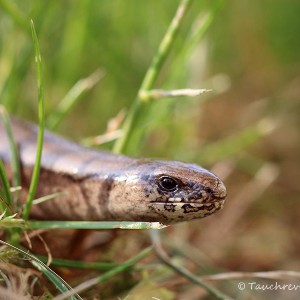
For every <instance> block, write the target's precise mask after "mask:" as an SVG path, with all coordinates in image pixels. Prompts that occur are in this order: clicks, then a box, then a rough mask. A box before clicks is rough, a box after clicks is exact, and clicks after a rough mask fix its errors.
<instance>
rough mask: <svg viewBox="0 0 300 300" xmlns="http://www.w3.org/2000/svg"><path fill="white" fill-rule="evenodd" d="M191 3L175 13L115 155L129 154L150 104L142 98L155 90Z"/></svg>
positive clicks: (184, 2) (183, 1) (186, 1)
mask: <svg viewBox="0 0 300 300" xmlns="http://www.w3.org/2000/svg"><path fill="white" fill-rule="evenodd" d="M191 2H192V1H191V0H181V2H180V4H179V6H178V9H177V11H176V13H175V16H174V18H173V20H172V22H171V24H170V26H169V28H168V29H167V32H166V34H165V36H164V38H163V39H162V41H161V43H160V45H159V48H158V50H157V53H156V55H155V56H154V58H153V60H152V62H151V64H150V67H149V69H148V70H147V72H146V75H145V77H144V80H143V82H142V84H141V87H140V90H139V93H138V97H137V99H136V100H135V102H134V103H133V105H132V107H131V109H130V111H129V114H128V116H127V118H126V120H125V122H124V126H123V135H122V136H121V137H120V138H119V139H118V140H117V141H116V142H115V144H114V148H113V151H114V152H115V153H127V152H128V146H129V142H130V140H131V137H132V134H133V131H134V128H135V127H136V125H137V124H138V120H139V116H140V115H142V111H143V110H144V109H145V105H146V104H147V103H148V102H147V98H146V99H143V97H142V96H143V94H144V93H145V92H146V91H149V90H151V89H152V88H153V85H154V83H155V81H156V79H157V77H158V75H159V73H160V71H161V69H162V66H163V64H164V62H165V61H166V58H167V56H168V55H169V53H170V52H171V49H172V46H173V44H174V41H175V38H176V36H177V33H178V31H179V28H180V26H181V25H182V22H183V19H184V17H185V16H186V13H187V11H188V8H189V7H190V6H191ZM150 103H151V102H150Z"/></svg>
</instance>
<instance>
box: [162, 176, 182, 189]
mask: <svg viewBox="0 0 300 300" xmlns="http://www.w3.org/2000/svg"><path fill="white" fill-rule="evenodd" d="M158 184H159V186H160V188H161V189H162V190H164V191H167V192H173V191H175V190H176V188H177V187H178V184H177V181H176V180H175V179H173V178H171V177H168V176H163V177H161V178H160V179H159V183H158Z"/></svg>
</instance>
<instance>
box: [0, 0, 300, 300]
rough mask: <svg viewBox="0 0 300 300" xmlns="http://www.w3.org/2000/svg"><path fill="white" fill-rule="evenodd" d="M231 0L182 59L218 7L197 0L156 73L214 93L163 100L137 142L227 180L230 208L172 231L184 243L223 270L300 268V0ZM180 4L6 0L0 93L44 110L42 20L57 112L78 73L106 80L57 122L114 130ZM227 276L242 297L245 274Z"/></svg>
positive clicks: (18, 111) (84, 130) (24, 112)
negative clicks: (238, 278)
mask: <svg viewBox="0 0 300 300" xmlns="http://www.w3.org/2000/svg"><path fill="white" fill-rule="evenodd" d="M224 2H225V3H223V6H222V8H221V9H220V11H219V12H218V13H217V14H216V16H215V18H214V20H213V23H212V25H211V26H210V27H209V28H208V30H207V32H206V34H205V35H204V37H203V38H202V39H201V41H200V42H199V43H197V45H195V46H194V47H193V48H192V50H190V51H189V52H188V57H187V59H186V60H184V61H183V60H180V59H178V57H180V53H182V49H185V41H186V37H187V36H188V35H189V34H190V33H191V32H193V31H197V28H199V26H200V24H201V21H202V20H203V18H204V17H205V16H206V14H207V13H208V12H209V11H211V10H212V9H213V7H214V5H215V4H214V3H215V2H212V1H195V2H194V3H193V6H192V9H191V11H190V12H189V14H188V17H187V18H186V20H185V22H184V27H183V28H182V29H181V31H180V34H179V36H178V39H177V40H176V43H175V45H174V48H173V50H172V54H171V57H170V58H169V59H168V60H167V63H166V65H165V66H164V68H163V71H162V72H161V75H160V77H159V80H158V81H157V83H156V87H157V88H168V89H172V88H173V89H175V88H185V87H189V88H212V89H213V92H211V93H210V94H206V95H204V96H200V97H197V98H183V99H172V100H170V99H161V100H157V102H156V103H155V105H154V106H153V108H152V109H151V110H150V111H149V115H147V116H145V122H143V123H142V124H140V126H141V128H142V129H146V130H147V131H146V132H147V136H146V137H145V138H144V140H143V141H142V142H136V143H134V141H133V144H132V147H131V148H132V150H131V152H132V154H133V155H136V156H149V157H160V158H166V159H178V160H184V161H192V162H195V163H199V164H201V165H203V166H205V167H207V168H209V169H212V170H213V171H214V172H215V173H217V174H218V175H219V176H220V177H221V178H223V179H224V180H225V183H226V185H227V187H228V201H227V204H226V206H225V208H224V210H223V211H221V212H219V213H218V214H216V215H213V216H211V217H209V218H207V219H205V220H201V221H195V222H191V223H187V224H179V225H176V226H173V227H172V228H169V229H167V231H166V233H167V234H166V239H167V240H168V243H167V244H168V245H169V246H168V247H169V250H170V252H171V253H177V252H176V251H179V250H178V248H180V249H188V247H190V246H193V247H195V248H193V249H194V250H195V249H197V251H198V252H199V253H202V254H203V255H204V257H206V259H207V260H206V263H207V261H213V262H214V263H213V265H215V266H218V268H219V269H222V270H237V271H261V270H276V269H284V270H288V269H291V270H299V269H300V261H299V256H300V251H299V249H300V237H299V228H300V218H299V212H300V204H299V190H300V188H299V178H300V168H299V165H300V164H299V161H300V156H299V153H300V139H299V123H300V122H299V120H300V118H299V115H300V105H299V103H300V102H299V98H300V18H299V12H300V2H299V1H298V0H290V1H280V0H272V1H271V0H266V1H258V0H254V1H240V0H235V1H224ZM7 3H9V6H13V11H14V13H11V12H10V11H11V10H10V7H7ZM178 3H179V1H174V0H164V1H159V0H151V1H150V0H145V1H138V0H126V1H124V0H113V1H105V0H102V1H96V0H84V1H75V0H73V1H27V0H22V1H21V0H19V1H16V0H15V1H3V0H2V1H0V103H1V104H3V105H5V106H6V108H7V109H8V110H9V111H10V112H11V113H13V114H15V115H18V116H20V117H22V118H25V119H29V120H37V92H36V70H35V65H34V51H33V45H32V39H31V34H30V31H29V29H27V28H29V27H28V26H29V20H30V19H33V20H34V22H35V27H36V30H37V34H38V37H39V43H40V48H41V53H42V58H43V76H44V93H45V105H46V114H48V115H49V114H51V112H52V111H53V110H55V108H56V107H57V105H58V103H59V102H60V101H61V99H62V98H63V97H64V96H65V95H66V94H67V92H68V91H69V90H70V88H71V87H72V86H73V85H74V84H75V83H76V82H77V81H78V80H80V79H81V78H85V77H87V76H89V75H90V74H92V73H93V72H94V71H95V70H96V69H99V68H100V69H102V70H104V72H105V76H104V77H103V78H102V79H101V80H100V82H99V83H98V84H97V85H96V86H95V87H94V88H92V89H91V90H90V91H88V92H87V93H85V94H84V95H83V97H82V98H81V101H80V103H78V104H77V105H76V106H75V107H74V108H73V109H72V110H71V112H70V113H69V114H68V115H67V116H66V117H65V118H64V120H63V121H62V123H61V124H60V126H59V127H58V128H57V131H58V132H59V133H61V134H63V135H65V136H68V137H70V138H72V139H75V140H81V139H83V138H84V137H87V136H92V135H96V134H101V133H103V132H105V130H106V126H107V122H108V120H109V119H110V118H112V117H114V116H115V115H116V114H117V113H118V112H119V111H121V110H122V109H124V108H126V109H127V110H128V109H129V107H130V105H131V104H132V102H133V101H134V99H135V97H136V94H137V91H138V89H139V86H140V84H141V81H142V79H143V76H144V74H145V72H146V70H147V67H148V66H149V64H150V62H151V59H152V57H153V55H154V54H155V52H156V49H157V47H158V45H159V43H160V41H161V39H162V37H163V35H164V33H165V31H166V29H167V27H168V25H169V23H170V21H171V19H172V17H173V15H174V13H175V10H176V8H177V5H178ZM14 9H15V10H14ZM111 146H112V144H107V145H104V146H103V147H102V148H105V149H109V148H110V147H111ZM170 233H172V234H170ZM139 234H140V233H139ZM129 238H131V241H132V240H134V239H135V237H134V236H132V234H131V237H128V239H129ZM145 239H146V237H145ZM135 243H138V241H135ZM182 245H183V246H182ZM181 246H182V247H181ZM122 247H123V246H122ZM126 247H129V246H126ZM126 247H125V250H126ZM137 247H138V246H137ZM176 249H177V250H176ZM194 250H193V251H194ZM128 251H131V250H128ZM172 251H173V252H172ZM186 251H188V250H186ZM197 251H196V252H197ZM129 253H130V252H129ZM193 253H194V252H193ZM189 254H190V256H191V252H190V253H189ZM128 255H129V254H128ZM197 255H198V254H195V257H197ZM208 258H209V259H208ZM195 259H196V258H195ZM210 266H211V265H210ZM209 270H210V272H211V270H212V269H209ZM193 271H194V272H195V273H199V274H205V273H206V272H207V269H206V270H205V268H203V264H202V265H200V266H196V267H195V266H194V267H193ZM184 284H185V285H187V283H186V282H185V283H182V285H184ZM162 285H163V284H162ZM228 285H229V287H230V286H231V292H232V293H238V290H237V288H236V286H235V283H234V282H231V283H229V284H228ZM180 287H181V286H180V285H179V287H178V286H176V285H174V286H172V287H171V288H170V290H172V291H175V292H176V293H177V295H180V297H181V298H180V297H179V298H178V299H199V297H201V290H200V292H199V289H198V290H197V289H192V291H193V292H190V294H189V292H188V290H185V289H182V288H180ZM229 287H228V286H227V288H228V289H229V290H230V288H229ZM254 295H255V296H254V297H255V298H253V299H267V298H263V297H264V296H266V294H259V293H256V294H254ZM293 295H294V294H293ZM293 295H291V294H289V295H288V297H293ZM277 296H278V299H282V298H280V297H281V296H282V295H281V294H280V295H279V294H277ZM170 297H171V296H170ZM193 297H194V298H193ZM240 297H241V298H239V299H252V298H251V296H249V297H250V298H246V297H245V296H244V298H242V296H240ZM260 297H262V298H260ZM284 297H285V299H293V298H287V295H285V296H284ZM166 299H175V298H172V297H171V298H166ZM273 299H276V298H274V297H273ZM295 299H296V298H295Z"/></svg>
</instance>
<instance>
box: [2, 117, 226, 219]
mask: <svg viewBox="0 0 300 300" xmlns="http://www.w3.org/2000/svg"><path fill="white" fill-rule="evenodd" d="M11 122H12V129H13V135H14V139H15V142H16V144H17V147H18V150H19V155H20V161H21V173H22V191H21V200H22V201H24V200H25V199H26V195H27V192H28V188H29V183H30V178H31V174H32V170H33V166H34V162H35V155H36V139H37V127H36V126H35V125H32V124H30V123H27V122H23V121H20V120H17V119H12V121H11ZM0 158H1V159H2V160H3V161H4V164H5V167H6V169H7V171H8V174H9V176H11V168H10V150H9V143H8V139H7V134H6V131H5V129H4V127H3V124H2V122H0ZM56 192H63V194H62V195H60V196H58V197H56V198H54V199H51V200H48V201H46V202H43V203H41V204H38V205H34V206H33V207H32V211H31V217H33V218H37V219H44V220H120V221H131V220H132V221H155V222H161V223H166V224H167V223H174V222H178V221H185V220H192V219H197V218H202V217H205V216H207V215H210V214H212V213H214V212H216V211H218V210H219V209H221V208H222V207H223V204H224V201H225V197H226V189H225V186H224V184H223V183H222V181H221V180H220V179H219V178H218V177H217V176H215V175H214V174H212V173H210V172H209V171H207V170H205V169H203V168H201V167H199V166H197V165H194V164H187V163H182V162H177V161H157V160H149V159H134V158H129V157H126V156H122V155H115V154H112V153H108V152H102V151H96V150H92V149H88V148H85V147H82V146H79V145H77V144H75V143H72V142H70V141H67V140H65V139H63V138H61V137H59V136H57V135H54V134H52V133H50V132H45V135H44V147H43V154H42V166H41V170H40V177H39V184H38V189H37V194H36V198H37V197H41V196H45V195H49V194H53V193H56Z"/></svg>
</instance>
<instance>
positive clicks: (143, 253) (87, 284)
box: [54, 247, 152, 300]
mask: <svg viewBox="0 0 300 300" xmlns="http://www.w3.org/2000/svg"><path fill="white" fill-rule="evenodd" d="M151 250H152V247H149V248H146V249H144V250H142V251H141V252H140V253H139V254H137V255H136V256H134V257H132V258H130V259H128V260H127V261H126V262H124V263H123V264H121V265H119V266H117V267H115V268H114V269H112V270H110V271H108V272H106V273H104V274H102V275H100V276H98V277H96V278H93V279H90V280H88V281H86V282H83V283H81V284H79V285H78V286H77V287H75V288H74V289H73V291H70V292H67V293H65V294H62V295H59V296H57V297H55V298H54V300H63V299H67V298H68V297H70V296H71V295H72V293H80V292H82V291H84V290H87V289H89V288H91V287H92V286H94V285H96V284H99V283H101V282H104V281H106V280H107V279H109V278H111V277H113V276H115V275H117V274H118V273H121V272H124V271H125V270H127V269H129V268H131V267H133V266H134V265H135V264H136V263H137V262H138V261H140V260H141V259H143V258H144V257H145V256H147V255H148V254H149V253H150V251H151Z"/></svg>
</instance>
